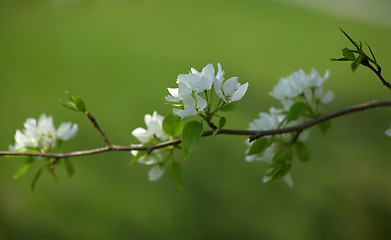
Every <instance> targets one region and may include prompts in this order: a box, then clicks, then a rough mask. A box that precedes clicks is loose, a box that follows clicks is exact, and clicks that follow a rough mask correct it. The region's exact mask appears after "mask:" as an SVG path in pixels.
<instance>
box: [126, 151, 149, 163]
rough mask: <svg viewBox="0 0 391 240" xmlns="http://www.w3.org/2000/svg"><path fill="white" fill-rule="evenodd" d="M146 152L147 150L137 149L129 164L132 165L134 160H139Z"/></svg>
mask: <svg viewBox="0 0 391 240" xmlns="http://www.w3.org/2000/svg"><path fill="white" fill-rule="evenodd" d="M146 154H147V151H145V150H143V151H137V153H136V155H135V156H133V158H132V160H131V161H130V163H129V165H132V164H134V163H135V162H137V160H139V159H140V158H141V157H142V156H144V155H146Z"/></svg>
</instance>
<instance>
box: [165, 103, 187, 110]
mask: <svg viewBox="0 0 391 240" xmlns="http://www.w3.org/2000/svg"><path fill="white" fill-rule="evenodd" d="M164 104H167V105H169V106H171V107H173V108H177V109H181V110H183V109H184V107H183V104H182V103H175V102H165V103H164Z"/></svg>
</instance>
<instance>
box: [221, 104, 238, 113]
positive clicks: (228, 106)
mask: <svg viewBox="0 0 391 240" xmlns="http://www.w3.org/2000/svg"><path fill="white" fill-rule="evenodd" d="M235 110H236V103H228V104H225V105H224V106H223V107H221V108H220V111H223V112H231V111H235Z"/></svg>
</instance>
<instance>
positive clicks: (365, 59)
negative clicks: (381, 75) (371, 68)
mask: <svg viewBox="0 0 391 240" xmlns="http://www.w3.org/2000/svg"><path fill="white" fill-rule="evenodd" d="M341 31H342V33H343V34H344V35H345V36H346V37H347V38H348V39H349V41H350V42H351V43H352V44H353V45H354V47H355V48H356V50H352V49H349V48H343V49H342V55H343V56H344V57H343V58H337V59H335V58H332V59H331V60H332V61H352V63H351V65H350V67H351V69H352V71H353V72H354V71H356V70H357V68H358V66H360V64H362V65H364V66H368V65H370V63H369V62H371V63H374V64H375V65H376V66H377V67H379V65H378V64H377V61H376V58H375V55H374V54H373V51H372V49H371V47H370V46H369V44H368V43H367V42H365V44H366V45H367V47H368V49H369V51H370V52H371V56H372V58H371V57H369V56H368V55H367V54H365V52H364V50H363V49H362V43H361V41H360V42H359V43H357V42H355V41H354V40H353V39H352V38H351V37H350V36H349V35H348V34H347V33H346V32H345V31H344V30H342V29H341ZM354 53H356V54H358V56H357V57H356V56H355V55H354Z"/></svg>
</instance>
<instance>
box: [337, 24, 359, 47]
mask: <svg viewBox="0 0 391 240" xmlns="http://www.w3.org/2000/svg"><path fill="white" fill-rule="evenodd" d="M339 29H340V30H341V31H342V33H343V34H344V35H345V36H346V37H347V38H348V39H349V41H350V42H351V43H352V44H353V45H354V46H355V47H356V48H357V49H360V47H359V45H358V44H357V43H356V42H355V41H353V39H352V38H351V37H349V35H348V34H347V33H346V32H345V31H344V30H342V28H339Z"/></svg>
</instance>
